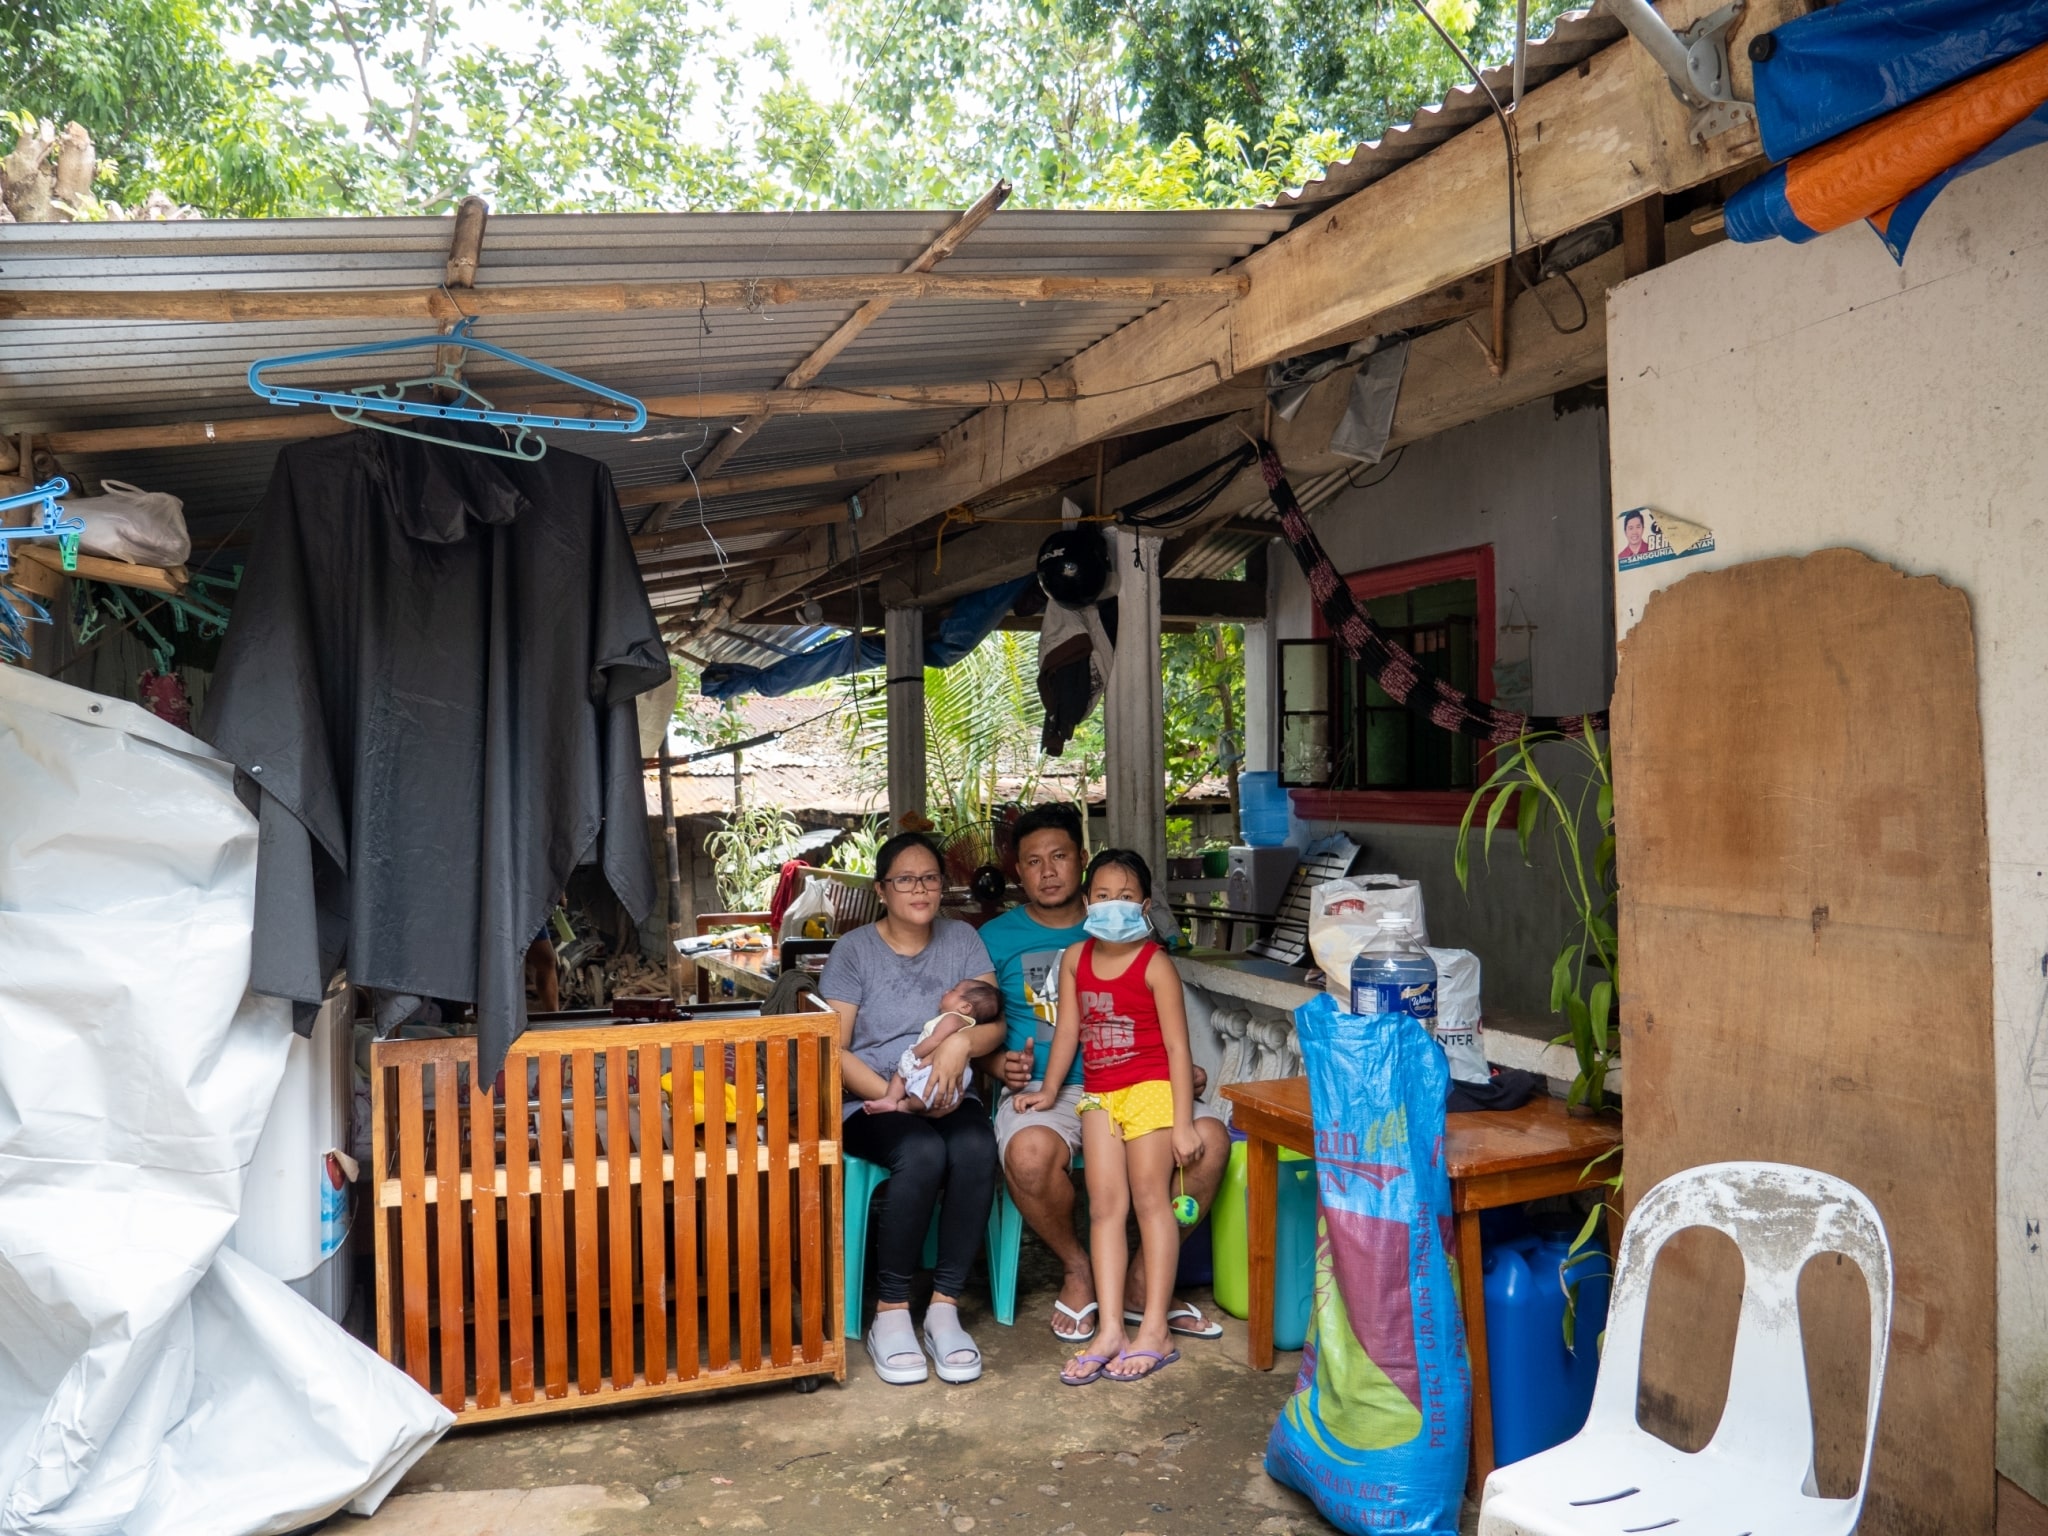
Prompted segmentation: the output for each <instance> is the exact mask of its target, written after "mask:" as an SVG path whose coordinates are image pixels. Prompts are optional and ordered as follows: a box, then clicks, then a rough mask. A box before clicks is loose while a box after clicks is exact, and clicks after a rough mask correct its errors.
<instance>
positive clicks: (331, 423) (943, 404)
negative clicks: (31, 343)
mask: <svg viewBox="0 0 2048 1536" xmlns="http://www.w3.org/2000/svg"><path fill="white" fill-rule="evenodd" d="M1073 397H1074V386H1073V383H1072V381H1071V380H1065V379H983V380H979V381H977V382H975V383H971V384H872V385H866V386H862V387H860V388H853V389H802V390H784V389H724V390H706V391H703V392H701V393H694V394H677V395H648V396H646V397H644V398H643V399H642V401H641V404H643V405H645V406H646V407H647V414H648V416H649V417H650V418H660V419H663V420H670V421H708V420H719V419H723V418H726V417H731V416H746V415H749V414H752V413H755V412H761V413H765V414H768V415H772V416H805V415H811V416H840V415H848V416H854V415H882V414H890V413H896V412H903V411H930V410H946V409H955V410H959V409H970V408H979V407H982V406H986V405H988V404H989V403H990V402H991V401H997V400H1001V401H1008V402H1012V403H1018V404H1026V405H1028V404H1033V403H1039V402H1050V401H1056V400H1071V399H1072V398H1073ZM493 399H494V400H495V401H496V402H497V403H498V404H499V405H503V406H506V407H522V408H523V407H531V408H533V409H534V410H539V411H545V412H547V413H549V414H550V415H555V416H597V415H603V414H608V408H606V407H602V406H594V405H593V404H592V403H591V402H590V401H589V400H587V399H586V400H550V399H547V398H545V397H543V396H539V395H535V394H533V392H532V391H507V392H505V393H503V394H499V395H494V396H493ZM348 430H349V424H348V423H347V422H345V421H342V420H340V419H339V418H337V417H334V416H329V415H325V414H323V413H321V412H318V411H307V410H303V409H296V408H293V409H280V408H277V407H272V408H271V409H270V410H268V411H266V412H265V413H263V414H262V415H257V416H230V417H226V418H223V419H217V420H214V421H175V422H164V423H152V424H149V425H142V426H132V427H89V428H86V429H84V430H81V431H77V432H48V433H40V434H38V437H39V440H40V441H42V442H44V443H47V444H48V445H49V448H50V451H51V452H52V453H126V452H132V451H134V450H137V449H145V448H207V447H212V446H215V445H217V444H222V443H281V442H295V441H297V440H298V439H300V438H307V437H330V436H333V435H334V434H336V433H340V432H346V431H348Z"/></svg>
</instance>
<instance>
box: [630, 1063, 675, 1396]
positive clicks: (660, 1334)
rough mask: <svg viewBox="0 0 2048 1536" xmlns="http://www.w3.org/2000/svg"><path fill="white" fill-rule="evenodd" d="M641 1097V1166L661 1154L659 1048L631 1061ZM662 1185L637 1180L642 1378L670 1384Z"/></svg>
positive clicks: (665, 1243) (666, 1256) (665, 1237)
mask: <svg viewBox="0 0 2048 1536" xmlns="http://www.w3.org/2000/svg"><path fill="white" fill-rule="evenodd" d="M635 1062H636V1067H637V1076H638V1079H639V1095H640V1154H641V1158H642V1160H643V1162H644V1161H645V1160H647V1159H649V1158H656V1157H659V1156H660V1155H661V1047H660V1046H658V1045H643V1046H641V1047H640V1049H639V1054H638V1055H637V1057H636V1058H635ZM661 1192H662V1181H661V1180H659V1179H642V1180H641V1181H640V1326H641V1332H642V1337H641V1340H640V1353H641V1360H642V1365H641V1376H642V1378H643V1379H644V1380H646V1381H649V1382H663V1381H667V1380H668V1376H669V1371H668V1326H667V1318H666V1316H665V1315H664V1313H665V1298H664V1295H663V1287H662V1277H663V1275H664V1274H665V1273H666V1269H667V1264H668V1230H667V1228H666V1227H665V1226H664V1225H663V1219H662V1203H661Z"/></svg>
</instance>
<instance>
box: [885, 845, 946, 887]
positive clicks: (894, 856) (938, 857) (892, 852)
mask: <svg viewBox="0 0 2048 1536" xmlns="http://www.w3.org/2000/svg"><path fill="white" fill-rule="evenodd" d="M913 848H922V849H923V850H924V851H925V852H926V853H928V854H930V855H931V856H932V862H933V863H935V864H937V865H938V866H939V871H940V873H942V874H943V873H944V872H945V868H946V856H945V855H944V854H943V853H941V852H939V845H938V844H937V843H935V842H933V841H932V840H931V839H930V838H928V837H926V836H925V835H924V834H923V833H922V832H898V833H897V834H896V835H895V836H894V837H892V838H890V839H889V841H887V842H886V843H884V844H882V846H881V847H880V848H878V849H876V850H875V884H877V885H880V884H881V883H882V882H883V881H884V880H886V879H888V878H889V869H890V866H891V865H893V864H894V863H895V862H896V861H897V860H898V859H900V858H902V857H903V855H904V854H906V853H908V852H910V850H911V849H913Z"/></svg>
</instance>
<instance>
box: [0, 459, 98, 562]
mask: <svg viewBox="0 0 2048 1536" xmlns="http://www.w3.org/2000/svg"><path fill="white" fill-rule="evenodd" d="M70 491H71V482H70V481H69V480H67V479H65V478H64V477H63V476H62V475H59V476H57V477H56V479H54V480H45V481H44V482H43V483H42V484H41V485H39V486H37V487H36V488H35V489H34V490H32V491H22V492H20V493H19V494H18V495H14V496H0V515H4V514H6V513H9V512H12V511H13V510H14V509H15V508H16V507H32V506H34V505H35V504H36V503H37V502H41V503H42V504H43V517H42V521H41V522H39V523H30V524H29V525H28V526H27V527H25V528H0V572H5V571H6V570H8V569H9V567H10V565H11V560H12V557H11V556H10V555H9V554H8V546H9V545H10V544H12V543H14V542H15V541H16V540H18V539H56V540H58V541H59V543H58V547H59V548H60V549H61V550H62V551H63V553H64V569H65V570H67V571H75V570H77V569H78V536H79V535H80V534H81V533H83V532H85V519H84V518H82V517H66V516H65V515H64V508H63V507H62V506H61V505H59V503H58V501H57V498H58V497H59V496H64V495H68V494H70Z"/></svg>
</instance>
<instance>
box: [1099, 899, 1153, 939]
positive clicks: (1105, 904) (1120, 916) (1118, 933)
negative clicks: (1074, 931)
mask: <svg viewBox="0 0 2048 1536" xmlns="http://www.w3.org/2000/svg"><path fill="white" fill-rule="evenodd" d="M1082 926H1083V927H1085V928H1086V929H1087V930H1088V931H1089V932H1090V933H1092V934H1094V935H1095V937H1096V938H1098V939H1100V940H1102V941H1103V942H1104V943H1105V944H1135V943H1137V942H1138V940H1140V939H1149V938H1151V937H1152V924H1151V923H1150V922H1149V921H1148V920H1147V919H1146V917H1145V907H1144V904H1143V903H1142V902H1136V901H1097V902H1091V903H1090V904H1089V907H1088V915H1087V917H1086V918H1085V919H1083V921H1082Z"/></svg>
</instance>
